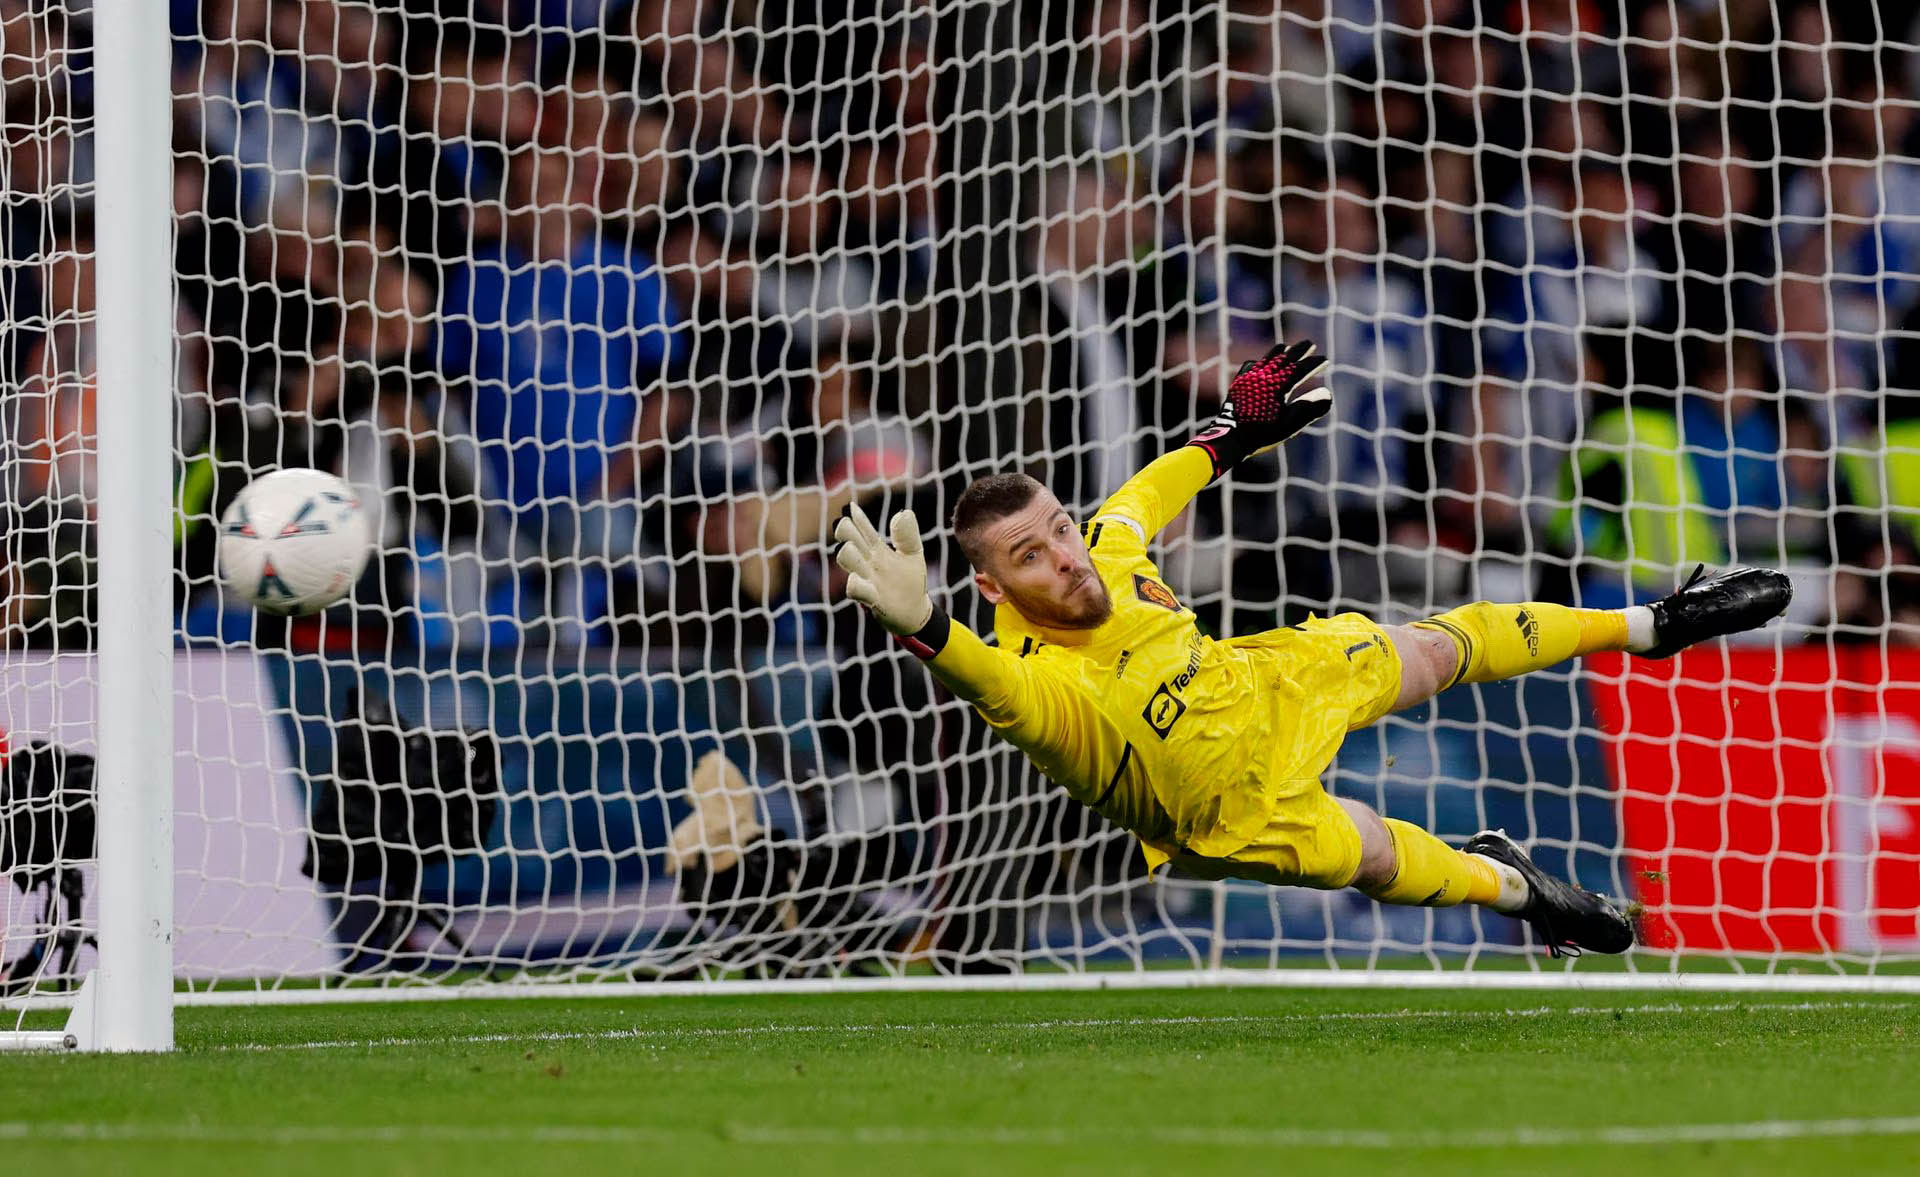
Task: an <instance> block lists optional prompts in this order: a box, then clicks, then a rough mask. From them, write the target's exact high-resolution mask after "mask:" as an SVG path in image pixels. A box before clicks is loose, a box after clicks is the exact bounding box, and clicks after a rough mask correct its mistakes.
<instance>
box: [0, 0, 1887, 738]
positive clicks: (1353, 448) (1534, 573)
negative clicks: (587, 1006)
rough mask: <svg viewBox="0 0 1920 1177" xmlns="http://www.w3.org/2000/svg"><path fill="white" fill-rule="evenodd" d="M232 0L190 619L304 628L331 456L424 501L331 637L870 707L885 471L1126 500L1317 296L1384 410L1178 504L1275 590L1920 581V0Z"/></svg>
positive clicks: (83, 54)
mask: <svg viewBox="0 0 1920 1177" xmlns="http://www.w3.org/2000/svg"><path fill="white" fill-rule="evenodd" d="M172 7H173V12H174V20H173V24H174V31H175V39H174V57H173V82H174V164H175V170H174V183H173V200H174V213H175V223H176V227H177V241H176V247H175V256H176V261H177V271H178V304H177V306H176V308H175V319H176V321H177V324H178V334H179V340H180V353H179V370H178V371H177V373H176V383H177V388H178V398H179V410H178V414H177V432H176V437H175V446H176V448H177V450H178V455H179V467H180V472H179V497H180V505H181V511H180V516H179V524H178V527H177V529H176V533H177V534H176V538H177V541H178V547H179V559H180V570H181V576H180V581H179V594H178V596H179V602H178V603H179V609H180V616H181V624H182V627H183V632H184V633H185V634H186V635H187V637H188V638H189V639H195V638H213V637H233V636H235V635H236V634H238V633H242V632H250V631H248V630H246V629H245V627H247V626H250V625H251V618H249V617H247V616H246V615H245V614H244V613H243V612H240V611H237V610H235V609H233V608H232V606H231V604H230V603H229V604H225V605H223V604H222V601H221V597H220V593H219V589H218V586H217V585H216V584H215V582H214V578H213V573H212V548H213V539H214V532H215V527H214V521H215V520H216V519H217V518H218V516H219V513H220V511H221V510H222V509H223V507H224V506H225V504H226V503H227V502H228V501H230V500H231V498H232V496H233V495H234V494H235V493H237V492H238V490H239V489H240V487H241V486H243V485H244V484H245V482H246V481H247V479H248V478H250V477H252V476H254V475H256V474H258V473H259V472H262V471H264V470H267V469H271V468H274V467H278V466H290V465H313V466H320V467H324V468H328V469H332V470H335V471H338V472H340V473H342V474H343V475H345V476H346V477H348V478H349V479H350V480H352V481H353V482H355V483H356V484H358V485H360V486H361V487H362V488H363V489H364V490H365V492H366V495H367V498H368V501H369V502H372V503H374V504H376V505H377V510H378V516H379V518H378V531H379V535H380V542H381V555H380V558H379V559H378V560H377V561H376V562H375V566H374V567H373V569H372V570H371V571H370V572H369V574H368V578H367V580H366V581H365V583H363V584H362V585H361V586H360V589H359V592H358V594H357V596H356V600H355V602H354V604H353V605H351V606H349V607H345V608H343V609H342V610H340V611H338V612H337V613H336V614H335V615H333V616H331V617H330V618H329V619H328V621H327V622H326V625H325V627H324V628H323V627H320V626H318V625H317V624H313V623H310V624H308V625H307V626H306V627H304V628H300V627H297V628H296V629H295V631H294V632H293V633H292V634H290V635H289V636H288V639H287V640H289V641H292V642H295V643H296V644H297V643H300V642H307V643H313V642H326V641H339V642H346V641H357V642H366V641H369V640H372V641H377V642H379V643H382V644H384V645H385V646H387V647H390V648H391V647H410V648H421V647H424V648H489V647H490V648H494V649H499V648H502V647H503V646H511V647H513V648H516V649H526V648H530V647H541V646H545V647H549V648H561V647H564V648H576V647H583V646H584V647H592V646H602V647H608V648H613V649H618V650H621V651H627V652H638V653H640V654H643V655H644V656H646V657H647V658H649V659H653V660H656V661H665V662H673V661H676V660H681V661H687V662H699V663H701V664H703V665H705V666H707V667H709V668H711V667H714V666H715V665H716V664H717V663H726V664H728V665H734V664H738V665H739V666H740V667H741V668H742V669H744V670H746V671H747V672H749V674H760V675H761V676H762V677H763V678H765V679H766V681H767V682H768V683H769V684H771V685H770V686H769V690H770V691H771V692H772V697H771V699H770V701H769V702H768V706H770V707H773V708H775V713H776V714H778V713H779V711H778V709H779V708H780V707H782V706H786V705H789V704H791V705H794V706H804V707H814V706H818V705H820V704H819V703H818V699H819V698H821V697H822V692H823V691H824V689H825V686H826V683H825V681H824V680H823V679H822V677H821V676H822V675H824V674H828V673H830V671H828V670H826V669H823V668H830V667H832V666H833V665H834V664H835V663H836V662H839V661H842V660H840V659H836V658H835V657H834V656H833V655H834V654H835V652H836V650H835V647H836V646H844V645H847V644H850V643H851V644H856V645H858V644H865V645H874V643H875V641H876V640H877V639H876V638H875V637H874V636H873V635H870V634H868V633H867V632H866V630H864V629H863V628H861V627H859V626H856V625H852V624H849V623H838V624H836V618H837V617H838V614H836V612H835V608H834V605H833V602H834V601H835V600H837V591H836V589H835V586H834V585H833V584H832V583H831V578H832V576H833V575H834V574H833V572H832V571H831V569H830V568H829V567H828V566H827V565H826V563H825V562H824V561H823V560H822V559H821V553H820V551H819V546H818V542H817V541H818V537H819V536H820V535H821V534H822V533H823V530H824V528H823V524H822V520H823V519H824V518H825V517H826V516H827V515H829V514H830V513H831V512H833V511H835V510H837V509H838V508H839V507H840V506H841V505H842V504H844V503H846V502H848V501H852V500H854V499H856V498H858V499H869V500H875V501H876V505H879V503H878V500H881V499H884V500H886V504H887V505H889V506H891V505H899V504H902V503H909V502H911V503H913V504H915V505H918V506H920V507H922V509H923V510H922V515H923V518H925V517H932V518H938V517H940V516H942V515H943V514H944V509H945V507H946V505H947V504H950V503H951V501H952V498H953V496H954V495H955V494H956V493H957V491H958V489H959V488H960V487H961V486H963V485H964V484H965V482H966V481H967V480H968V479H970V478H971V477H973V476H976V475H978V474H980V473H984V472H987V471H989V470H992V469H1004V468H1009V467H1016V466H1017V467H1021V468H1027V469H1030V470H1032V471H1034V472H1035V473H1037V474H1039V475H1041V476H1042V477H1044V478H1046V479H1047V480H1049V481H1050V482H1051V483H1052V484H1053V485H1054V486H1055V487H1056V488H1057V489H1058V490H1059V492H1060V494H1061V496H1062V498H1063V499H1066V500H1068V501H1070V502H1072V503H1075V504H1078V505H1080V506H1083V507H1085V506H1090V505H1092V504H1093V503H1094V502H1097V501H1098V499H1099V498H1100V497H1101V496H1102V495H1104V494H1105V493H1106V492H1108V491H1111V490H1112V489H1113V488H1114V487H1116V486H1117V485H1118V484H1119V482H1120V481H1121V480H1123V479H1124V478H1125V477H1126V476H1127V475H1128V474H1129V473H1131V471H1132V470H1133V469H1135V468H1136V467H1137V466H1138V465H1139V464H1141V463H1142V462H1144V461H1145V460H1147V459H1149V458H1151V457H1152V456H1153V455H1154V454H1156V453H1157V452H1159V451H1160V450H1162V449H1163V448H1165V447H1166V446H1168V445H1170V444H1177V442H1178V441H1179V440H1180V438H1181V437H1182V436H1184V433H1185V432H1186V431H1187V430H1188V429H1189V428H1190V426H1191V423H1192V422H1193V421H1194V420H1196V419H1198V418H1201V417H1203V416H1204V415H1206V414H1208V413H1210V412H1211V411H1212V410H1213V408H1214V407H1215V406H1216V405H1217V403H1218V400H1219V396H1220V392H1221V389H1222V387H1223V385H1224V383H1225V380H1226V378H1227V377H1228V376H1229V375H1230V373H1231V371H1232V369H1233V367H1234V366H1235V365H1236V364H1238V363H1239V362H1241V361H1243V360H1245V359H1248V358H1251V357H1254V356H1257V355H1260V354H1262V353H1263V352H1264V351H1265V350H1266V349H1267V348H1268V347H1270V346H1271V345H1272V344H1273V343H1274V342H1276V341H1277V340H1280V339H1286V338H1296V337H1301V336H1307V337H1311V338H1313V339H1315V340H1317V341H1318V342H1319V344H1320V346H1321V347H1322V349H1323V350H1325V351H1326V352H1328V353H1329V354H1330V355H1331V356H1332V357H1333V358H1334V361H1335V365H1334V368H1333V369H1332V375H1331V382H1332V384H1333V387H1334V391H1335V394H1336V406H1337V407H1336V410H1335V412H1334V414H1333V416H1332V419H1331V421H1330V422H1329V423H1327V424H1325V425H1323V426H1321V427H1320V428H1319V429H1318V430H1317V432H1316V437H1315V438H1314V439H1312V440H1308V441H1303V442H1301V443H1297V444H1296V445H1294V446H1293V447H1291V448H1290V449H1289V450H1288V451H1287V453H1286V455H1285V457H1284V460H1281V459H1268V460H1267V463H1268V464H1267V465H1266V466H1264V467H1259V468H1256V469H1254V470H1251V471H1248V472H1245V475H1244V477H1240V478H1238V479H1237V481H1236V484H1235V486H1234V488H1233V490H1232V492H1231V493H1230V494H1229V495H1226V496H1212V497H1208V498H1207V499H1205V500H1204V502H1203V504H1202V507H1201V509H1200V510H1199V511H1197V512H1195V513H1194V515H1193V516H1192V517H1191V518H1190V519H1188V520H1186V521H1184V522H1183V523H1182V524H1181V525H1180V527H1179V529H1178V531H1177V533H1176V534H1175V535H1173V536H1172V537H1171V547H1170V552H1171V553H1172V554H1171V555H1170V557H1169V559H1170V561H1171V562H1172V564H1173V565H1174V567H1173V568H1172V569H1171V571H1172V572H1173V573H1174V575H1175V578H1176V580H1177V581H1178V582H1180V583H1182V584H1184V585H1186V586H1187V588H1188V589H1189V591H1190V593H1191V595H1192V596H1193V597H1194V598H1195V599H1196V600H1199V601H1201V602H1211V603H1210V604H1208V605H1207V608H1208V609H1210V610H1211V613H1210V614H1209V615H1210V617H1211V619H1212V621H1213V623H1215V624H1218V625H1222V626H1230V627H1233V628H1238V629H1246V628H1250V627H1255V626H1258V625H1261V624H1271V623H1273V622H1274V621H1275V620H1293V619H1295V618H1297V617H1298V616H1299V615H1301V614H1304V613H1305V612H1307V611H1309V610H1312V611H1325V610H1327V609H1330V608H1340V607H1351V606H1358V607H1365V608H1370V609H1374V610H1376V611H1379V610H1386V611H1388V612H1394V611H1400V612H1405V613H1416V612H1425V611H1428V610H1430V609H1432V608H1435V607H1443V606H1445V605H1447V604H1450V603H1452V602H1453V601H1456V600H1459V599H1462V598H1465V597H1471V596H1478V595H1490V596H1516V595H1523V594H1525V595H1548V596H1556V597H1561V598H1564V599H1569V600H1576V601H1580V602H1583V603H1587V604H1593V605H1607V604H1618V603H1621V602H1622V601H1625V600H1629V599H1645V598H1646V597H1648V596H1649V595H1654V594H1658V593H1659V592H1661V591H1663V590H1664V589H1665V588H1666V587H1667V586H1669V585H1670V584H1671V583H1672V581H1673V579H1674V577H1675V575H1676V570H1677V569H1678V570H1681V571H1684V569H1685V568H1686V567H1690V566H1691V564H1692V563H1693V562H1695V561H1704V562H1706V563H1709V564H1716V563H1723V562H1727V561H1741V562H1767V563H1775V562H1784V563H1786V564H1788V565H1790V566H1793V567H1796V568H1803V569H1806V570H1808V573H1807V575H1806V576H1805V577H1804V578H1803V579H1804V581H1805V583H1806V584H1807V585H1808V586H1811V589H1812V591H1811V592H1810V593H1808V594H1806V600H1807V602H1808V603H1807V604H1806V605H1804V606H1803V607H1802V608H1803V610H1804V614H1803V615H1802V616H1801V617H1800V618H1799V620H1800V621H1801V622H1802V623H1803V626H1804V627H1805V629H1804V630H1803V631H1804V632H1815V633H1832V634H1834V635H1837V636H1839V637H1841V638H1843V639H1848V638H1852V639H1868V640H1876V641H1877V640H1880V638H1881V637H1882V635H1883V634H1886V633H1887V632H1889V629H1888V627H1889V626H1891V627H1893V629H1892V631H1891V632H1892V633H1893V634H1894V637H1895V639H1896V640H1900V639H1901V638H1902V637H1903V636H1906V635H1907V634H1909V633H1911V632H1912V631H1910V630H1903V629H1902V628H1901V627H1903V626H1908V625H1915V624H1920V554H1917V553H1920V395H1916V394H1915V393H1914V392H1913V391H1911V390H1912V389H1913V388H1915V387H1916V385H1920V380H1917V379H1916V377H1920V119H1917V118H1916V110H1917V108H1916V105H1915V98H1914V95H1915V93H1916V90H1915V81H1916V76H1920V64H1916V60H1915V56H1914V54H1913V52H1912V50H1911V46H1910V42H1911V39H1912V34H1913V33H1914V31H1915V30H1914V28H1912V27H1910V23H1909V18H1908V17H1907V16H1900V17H1898V18H1897V21H1896V18H1895V17H1892V16H1890V15H1889V14H1890V13H1892V12H1893V11H1894V10H1895V9H1896V8H1899V6H1887V5H1878V6H1876V5H1867V4H1861V5H1831V4H1822V3H1818V2H1816V0H1775V2H1774V3H1772V4H1745V3H1741V4H1734V3H1731V2H1728V3H1721V4H1716V3H1698V2H1673V0H1624V2H1622V3H1618V4H1615V3H1610V2H1609V3H1599V2H1597V0H1287V2H1286V3H1279V2H1278V0H1229V2H1227V3H1221V4H1201V3H1198V2H1189V0H1088V2H1086V3H1075V4H1067V3H1039V2H1037V0H1026V2H1024V3H1013V4H1004V5H972V6H969V5H957V6H956V5H937V4H931V3H924V2H922V0H891V2H888V0H874V2H871V3H862V4H854V3H846V2H844V0H771V2H766V3H757V4H751V5H749V4H740V3H728V2H726V0H697V2H696V0H459V2H458V3H454V2H448V3H439V4H435V3H429V2H426V0H404V2H402V0H202V2H199V3H194V2H191V0H175V2H174V3H173V5H172ZM1903 11H1904V10H1903ZM89 19H90V18H89V16H88V13H87V10H86V6H85V5H67V6H65V7H58V6H51V5H48V4H45V3H41V2H39V0H0V43H3V44H4V53H0V86H3V87H4V100H5V105H4V120H5V126H4V132H5V142H4V145H3V150H4V153H5V168H6V171H5V180H6V185H7V201H6V205H5V208H4V210H3V212H0V217H3V218H4V219H0V234H3V235H4V242H0V245H3V246H4V260H0V297H4V298H5V300H6V324H5V329H6V337H7V344H6V347H5V349H4V353H3V354H4V363H5V365H6V371H5V375H4V382H3V384H0V390H3V393H4V397H5V408H4V428H5V431H6V438H5V444H6V447H7V448H6V460H5V469H6V471H7V484H6V487H5V491H4V499H5V509H6V511H7V512H8V513H9V517H8V521H7V527H6V535H7V539H8V551H7V557H6V559H5V561H4V562H0V600H3V601H4V604H3V605H0V609H3V610H4V614H0V617H3V619H4V623H5V627H6V633H7V640H8V641H9V642H10V643H12V644H16V645H19V644H28V645H49V644H53V643H54V642H55V641H56V640H58V641H60V642H62V643H65V642H72V641H76V640H82V641H83V640H84V634H85V627H86V625H87V618H88V616H89V614H90V610H91V606H90V604H89V601H88V592H89V589H88V586H89V585H90V583H91V577H90V573H89V571H88V569H89V567H90V563H91V560H92V558H93V557H92V551H91V547H90V523H91V508H90V495H91V491H92V480H93V472H92V463H93V461H94V458H93V455H92V452H91V446H92V441H91V438H92V429H93V423H92V422H93V390H92V379H93V377H92V372H93V359H92V357H93V347H94V343H93V329H94V328H93V321H92V318H91V314H90V312H91V309H92V299H93V293H92V289H91V284H92V272H93V258H92V254H91V249H92V247H91V242H92V207H91V206H92V200H91V197H92V191H93V189H92V183H93V173H94V163H93V160H92V155H91V153H92V146H91V144H92V138H91V119H92V104H93V101H94V93H95V90H96V87H97V85H98V79H96V78H95V77H94V76H93V75H92V72H91V61H90V57H89V53H88V48H87V46H88V41H89V37H90V33H89ZM1890 21H1895V22H1896V23H1889V22H1890ZM946 571H947V573H948V575H949V579H952V580H954V581H956V582H958V580H959V579H960V573H961V571H962V570H961V566H960V564H959V563H958V560H957V557H952V558H949V560H948V562H947V569H946ZM1229 602H1230V603H1229ZM236 627H240V628H236ZM876 648H877V647H876ZM866 673H878V672H877V671H867V672H866ZM887 689H889V690H893V689H895V684H889V686H888V688H887ZM782 700H786V701H787V702H786V703H783V702H782Z"/></svg>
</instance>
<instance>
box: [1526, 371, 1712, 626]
mask: <svg viewBox="0 0 1920 1177" xmlns="http://www.w3.org/2000/svg"><path fill="white" fill-rule="evenodd" d="M1609 464H1618V465H1619V466H1620V472H1621V476H1622V483H1623V487H1622V495H1621V497H1622V499H1623V500H1624V501H1623V502H1621V503H1620V504H1619V505H1618V508H1617V509H1618V511H1619V515H1618V516H1617V520H1616V521H1610V522H1608V523H1607V524H1606V525H1605V526H1602V527H1599V528H1590V527H1584V526H1581V523H1580V521H1579V520H1578V518H1577V517H1576V512H1577V511H1578V510H1580V504H1579V503H1577V502H1576V501H1575V496H1576V494H1577V493H1578V490H1579V487H1580V486H1582V485H1584V484H1585V483H1586V481H1587V480H1588V479H1590V478H1592V477H1593V476H1594V475H1595V474H1597V473H1599V471H1600V470H1602V469H1603V468H1605V467H1606V466H1607V465H1609ZM1560 489H1561V497H1562V498H1563V499H1565V500H1566V504H1567V505H1566V506H1564V507H1562V508H1561V509H1560V511H1559V512H1558V513H1557V514H1555V516H1554V518H1553V522H1552V524H1551V530H1552V532H1553V535H1554V538H1555V539H1556V540H1558V541H1559V542H1560V543H1561V544H1562V545H1564V546H1565V548H1566V550H1567V551H1569V552H1572V553H1573V554H1574V555H1576V556H1578V557H1582V558H1585V559H1588V560H1599V561H1604V562H1607V563H1613V564H1618V565H1622V566H1624V567H1626V568H1628V569H1629V572H1630V575H1631V576H1632V578H1633V582H1634V583H1635V584H1637V585H1640V586H1642V587H1645V588H1652V589H1666V588H1671V587H1672V586H1673V583H1674V577H1675V575H1676V573H1683V572H1685V571H1686V570H1689V569H1691V568H1692V567H1693V565H1695V564H1709V565H1719V564H1724V563H1725V562H1726V558H1727V521H1726V520H1724V519H1719V518H1715V517H1714V516H1712V515H1711V514H1709V513H1708V512H1707V510H1706V508H1705V505H1704V504H1705V501H1706V495H1705V494H1704V493H1703V492H1702V491H1701V489H1700V475H1699V473H1698V472H1697V471H1696V470H1695V469H1694V467H1693V461H1692V460H1691V459H1690V458H1688V456H1687V455H1686V454H1685V453H1683V452H1682V451H1681V449H1680V424H1679V421H1678V420H1677V419H1676V418H1675V417H1674V414H1673V413H1671V412H1669V411H1665V410H1661V409H1652V408H1621V409H1611V410H1609V411H1607V412H1604V413H1602V414H1600V415H1599V416H1598V417H1595V418H1594V419H1593V420H1592V421H1591V422H1589V423H1588V425H1587V429H1586V435H1585V437H1584V438H1583V439H1582V441H1581V444H1580V448H1579V449H1578V450H1576V451H1575V452H1574V454H1573V460H1572V461H1570V462H1569V463H1568V464H1567V468H1566V470H1565V471H1564V472H1563V473H1562V475H1561V479H1560ZM1589 509H1591V508H1589Z"/></svg>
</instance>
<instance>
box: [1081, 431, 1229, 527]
mask: <svg viewBox="0 0 1920 1177" xmlns="http://www.w3.org/2000/svg"><path fill="white" fill-rule="evenodd" d="M1211 481H1213V460H1212V459H1211V458H1209V457H1208V456H1207V452H1206V451H1205V450H1203V449H1200V448H1199V447H1198V446H1191V445H1183V446H1181V447H1180V448H1179V449H1176V450H1170V451H1168V452H1167V453H1164V454H1161V455H1160V456H1159V457H1158V458H1155V459H1154V460H1153V461H1152V462H1149V463H1148V464H1147V466H1146V468H1145V469H1143V470H1141V471H1140V473H1138V474H1135V475H1134V476H1133V477H1132V478H1129V479H1128V480H1127V483H1126V485H1125V486H1122V487H1121V488H1120V489H1119V490H1117V491H1114V492H1113V497H1111V498H1109V499H1108V500H1107V501H1106V502H1104V503H1102V504H1100V509H1099V510H1098V511H1096V512H1094V515H1093V518H1092V519H1091V520H1089V521H1088V524H1087V545H1088V546H1089V547H1092V546H1094V545H1095V544H1096V543H1098V542H1099V541H1100V540H1103V539H1108V540H1118V541H1120V542H1127V541H1136V542H1137V543H1138V544H1139V546H1140V547H1141V548H1143V549H1144V548H1145V547H1146V545H1147V541H1148V540H1151V539H1152V538H1153V537H1154V536H1155V535H1157V534H1159V532H1160V529H1161V528H1163V527H1165V526H1166V525H1167V524H1169V523H1171V522H1173V519H1174V517H1175V516H1177V515H1179V514H1180V512H1182V511H1184V510H1186V509H1187V504H1189V503H1191V502H1192V501H1193V496H1195V495H1197V494H1199V493H1200V491H1201V490H1202V489H1203V488H1204V487H1205V486H1206V485H1207V483H1209V482H1211Z"/></svg>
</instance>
